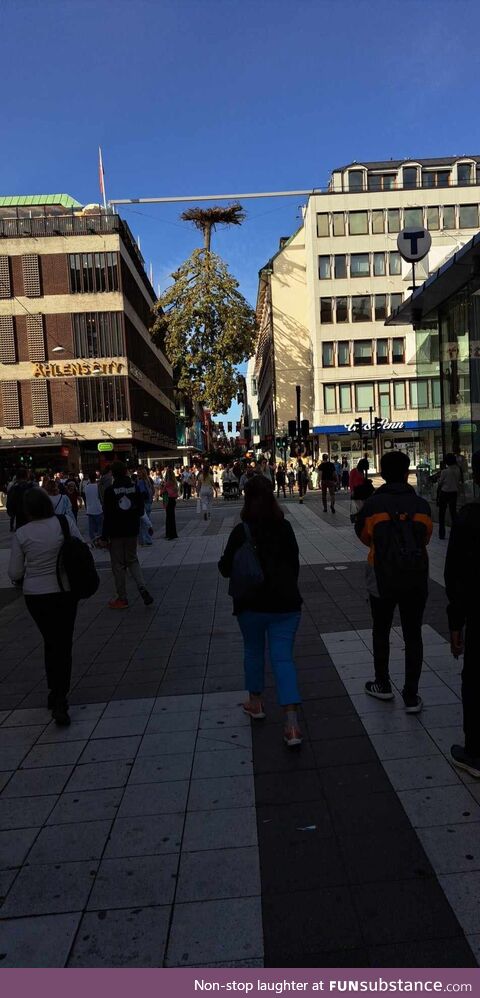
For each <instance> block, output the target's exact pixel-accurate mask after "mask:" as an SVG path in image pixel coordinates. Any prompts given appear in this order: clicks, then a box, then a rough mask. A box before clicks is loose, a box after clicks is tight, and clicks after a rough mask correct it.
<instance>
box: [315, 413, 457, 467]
mask: <svg viewBox="0 0 480 998" xmlns="http://www.w3.org/2000/svg"><path fill="white" fill-rule="evenodd" d="M374 427H375V422H374V421H372V423H370V420H369V419H366V420H364V421H363V432H362V438H361V439H360V435H359V433H358V432H356V430H355V421H354V420H353V421H350V422H348V423H341V424H338V425H333V426H315V427H314V429H313V433H314V439H315V451H316V453H318V454H319V455H320V454H324V453H325V454H328V455H329V457H330V458H338V460H339V461H340V462H341V461H342V459H343V458H345V459H346V460H347V461H348V464H349V466H350V468H352V467H354V466H355V465H356V464H357V462H358V461H359V460H360V458H361V457H364V455H365V454H366V455H367V457H368V460H369V462H370V466H371V468H372V470H378V469H379V466H380V457H381V455H382V454H383V453H384V452H386V451H389V450H399V451H403V452H404V453H406V454H408V456H409V458H410V466H411V467H412V468H417V467H419V466H422V465H428V466H429V467H432V466H433V467H438V462H439V461H440V455H441V450H442V432H441V420H439V419H432V420H405V421H404V420H389V419H381V420H380V427H381V428H380V431H379V433H378V436H377V438H375V432H374ZM434 462H436V463H435V464H434Z"/></svg>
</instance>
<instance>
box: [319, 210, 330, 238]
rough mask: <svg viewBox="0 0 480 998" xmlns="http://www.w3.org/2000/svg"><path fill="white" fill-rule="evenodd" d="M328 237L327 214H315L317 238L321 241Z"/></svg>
mask: <svg viewBox="0 0 480 998" xmlns="http://www.w3.org/2000/svg"><path fill="white" fill-rule="evenodd" d="M329 235H330V227H329V224H328V212H322V213H321V214H317V236H318V237H319V238H320V239H321V238H322V237H323V236H329Z"/></svg>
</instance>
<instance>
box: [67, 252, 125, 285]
mask: <svg viewBox="0 0 480 998" xmlns="http://www.w3.org/2000/svg"><path fill="white" fill-rule="evenodd" d="M68 263H69V271H70V291H71V292H72V293H73V294H88V293H90V294H91V293H92V292H96V291H118V258H117V254H116V253H75V254H70V255H69V257H68Z"/></svg>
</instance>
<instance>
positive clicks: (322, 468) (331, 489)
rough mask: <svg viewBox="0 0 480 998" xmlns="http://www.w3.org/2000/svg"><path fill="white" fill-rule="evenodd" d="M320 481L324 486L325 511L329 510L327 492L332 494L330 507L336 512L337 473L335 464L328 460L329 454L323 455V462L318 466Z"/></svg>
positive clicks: (323, 500)
mask: <svg viewBox="0 0 480 998" xmlns="http://www.w3.org/2000/svg"><path fill="white" fill-rule="evenodd" d="M318 471H319V474H320V483H321V487H322V502H323V512H324V513H326V512H327V493H328V494H329V495H330V509H331V511H332V513H334V512H335V490H336V488H337V481H338V479H337V473H336V471H335V465H334V464H333V462H332V461H329V460H328V454H323V455H322V462H321V464H319V466H318Z"/></svg>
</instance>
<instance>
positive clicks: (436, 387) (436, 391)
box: [431, 378, 442, 409]
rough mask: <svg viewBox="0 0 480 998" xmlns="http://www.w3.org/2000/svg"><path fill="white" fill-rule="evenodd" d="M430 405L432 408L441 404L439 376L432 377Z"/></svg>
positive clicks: (437, 407)
mask: <svg viewBox="0 0 480 998" xmlns="http://www.w3.org/2000/svg"><path fill="white" fill-rule="evenodd" d="M431 385H432V406H433V408H434V409H440V406H441V404H442V395H441V391H440V378H432V381H431Z"/></svg>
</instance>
